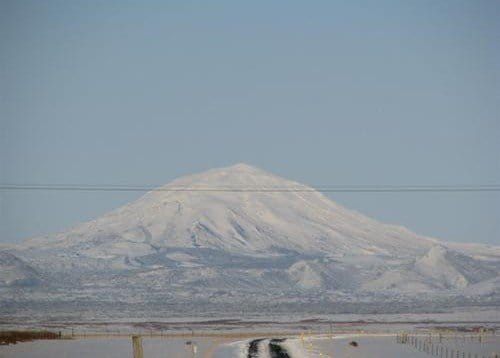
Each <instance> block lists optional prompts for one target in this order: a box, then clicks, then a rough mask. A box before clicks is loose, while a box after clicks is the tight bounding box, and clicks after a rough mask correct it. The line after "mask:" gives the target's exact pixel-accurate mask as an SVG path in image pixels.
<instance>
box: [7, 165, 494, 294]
mask: <svg viewBox="0 0 500 358" xmlns="http://www.w3.org/2000/svg"><path fill="white" fill-rule="evenodd" d="M11 252H12V254H15V255H16V256H17V257H19V258H20V259H22V260H24V262H26V263H27V264H29V265H30V266H32V267H33V268H34V269H36V271H37V272H40V273H42V274H43V275H44V277H47V278H48V280H49V282H51V284H52V285H53V287H62V286H64V287H65V288H66V289H67V290H69V291H71V290H72V289H75V290H77V288H76V287H95V290H97V291H96V292H101V294H103V295H105V293H109V292H120V297H122V299H124V300H128V299H131V297H138V296H137V295H138V293H142V294H144V295H146V293H147V296H145V297H148V299H149V298H151V297H153V296H154V295H153V292H154V294H155V295H159V296H155V297H161V300H162V302H165V300H166V301H168V300H174V301H175V300H179V299H182V300H188V301H189V300H204V301H207V302H212V301H214V300H220V299H222V298H221V297H226V298H227V299H228V300H230V301H231V302H236V301H238V300H239V299H244V298H248V297H250V295H251V297H255V299H256V300H257V299H258V298H265V297H274V298H276V297H282V298H283V299H284V298H285V297H288V298H287V299H291V300H297V301H301V300H303V299H305V297H309V295H311V294H313V293H314V294H315V295H316V294H317V295H319V296H318V297H329V299H345V298H346V297H349V298H350V299H352V298H353V297H358V296H359V295H361V296H359V297H362V299H363V300H365V299H374V300H375V299H377V297H381V296H386V295H393V296H395V297H397V296H399V295H407V296H409V297H415V298H417V297H418V295H419V294H420V293H422V292H424V293H427V294H439V295H442V294H449V295H455V296H456V295H461V294H462V293H465V292H466V291H467V289H468V287H471V286H472V285H477V286H476V287H484V289H483V291H484V292H487V293H488V296H489V297H490V299H491V295H492V292H493V294H495V292H498V290H496V288H495V287H496V286H495V285H497V284H498V280H497V279H496V278H497V277H498V276H499V274H500V251H499V250H498V248H491V250H490V249H489V248H488V247H487V246H485V245H479V246H477V245H463V244H462V245H455V246H454V245H448V244H446V243H440V242H439V241H437V240H435V239H431V238H428V237H424V236H420V235H417V234H415V233H412V232H410V231H409V230H407V229H405V228H403V227H399V226H394V225H386V224H383V223H380V222H378V221H376V220H373V219H371V218H368V217H366V216H364V215H361V214H360V213H357V212H355V211H352V210H348V209H346V208H344V207H342V206H340V205H338V204H336V203H335V202H333V201H332V200H330V199H328V198H326V197H325V196H324V195H322V194H321V193H319V192H317V191H314V190H313V189H312V188H310V187H307V186H305V185H302V184H299V183H296V182H293V181H289V180H286V179H282V178H279V177H277V176H274V175H272V174H269V173H267V172H265V171H263V170H260V169H257V168H254V167H251V166H248V165H245V164H238V165H235V166H232V167H228V168H221V169H214V170H210V171H207V172H204V173H201V174H196V175H191V176H187V177H183V178H179V179H177V180H175V181H173V182H171V183H169V184H167V185H165V186H163V187H161V188H158V190H154V191H151V192H148V193H146V194H145V195H144V196H143V197H141V198H139V199H138V200H136V201H134V202H132V203H130V204H128V205H125V206H123V207H121V208H118V209H116V210H114V211H112V212H110V213H108V214H106V215H104V216H102V217H100V218H97V219H95V220H92V221H90V222H87V223H83V224H80V225H77V226H76V227H74V228H72V229H70V230H69V231H67V232H64V233H59V234H55V235H47V236H44V237H37V238H33V239H30V240H27V241H25V242H24V243H22V244H21V245H18V246H17V247H16V248H15V249H13V250H11ZM482 283H483V284H482ZM85 292H86V293H85V294H87V291H85ZM467 292H468V291H467ZM81 294H82V292H81V291H78V292H77V293H75V295H81ZM70 296H71V295H70ZM93 297H94V299H97V297H98V295H97V294H95V296H93ZM141 297H142V296H141Z"/></svg>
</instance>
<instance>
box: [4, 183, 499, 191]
mask: <svg viewBox="0 0 500 358" xmlns="http://www.w3.org/2000/svg"><path fill="white" fill-rule="evenodd" d="M0 190H10V191H14V190H18V191H19V190H47V191H108V192H109V191H115V192H120V191H121V192H148V191H159V192H249V193H286V192H325V193H399V192H498V191H500V184H481V185H415V186H404V185H344V186H341V185H329V186H316V187H307V186H298V185H297V186H295V187H294V186H290V187H285V186H274V187H273V186H259V185H255V186H249V185H241V186H238V185H233V186H218V187H208V186H207V187H200V186H198V187H187V186H185V187H175V186H170V187H154V186H129V185H106V186H104V185H75V184H38V185H37V184H30V185H27V184H0Z"/></svg>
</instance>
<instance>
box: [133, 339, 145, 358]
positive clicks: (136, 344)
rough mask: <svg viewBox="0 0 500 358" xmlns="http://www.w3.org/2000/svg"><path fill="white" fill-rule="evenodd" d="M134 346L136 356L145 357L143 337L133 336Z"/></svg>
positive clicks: (137, 357)
mask: <svg viewBox="0 0 500 358" xmlns="http://www.w3.org/2000/svg"><path fill="white" fill-rule="evenodd" d="M132 347H133V351H134V358H144V353H143V351H142V339H141V337H140V336H132Z"/></svg>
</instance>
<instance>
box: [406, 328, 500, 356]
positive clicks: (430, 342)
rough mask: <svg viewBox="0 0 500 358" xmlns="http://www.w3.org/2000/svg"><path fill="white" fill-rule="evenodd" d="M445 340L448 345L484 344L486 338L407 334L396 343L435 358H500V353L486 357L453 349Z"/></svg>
mask: <svg viewBox="0 0 500 358" xmlns="http://www.w3.org/2000/svg"><path fill="white" fill-rule="evenodd" d="M443 340H444V341H446V343H448V342H449V341H455V342H456V341H462V342H467V341H468V342H470V343H472V342H476V343H483V342H484V341H485V336H484V335H483V334H479V335H462V336H459V335H451V336H447V335H443V334H441V333H440V334H438V335H437V336H434V337H433V336H432V334H428V335H416V334H415V335H412V334H409V333H406V332H403V333H400V334H398V335H397V336H396V343H398V344H406V345H408V346H410V347H412V348H414V349H416V350H418V351H420V352H423V353H426V354H428V355H430V356H433V357H440V358H500V353H492V354H491V355H484V354H479V353H471V352H465V351H463V350H461V349H458V348H452V347H449V346H448V345H446V344H444V343H443Z"/></svg>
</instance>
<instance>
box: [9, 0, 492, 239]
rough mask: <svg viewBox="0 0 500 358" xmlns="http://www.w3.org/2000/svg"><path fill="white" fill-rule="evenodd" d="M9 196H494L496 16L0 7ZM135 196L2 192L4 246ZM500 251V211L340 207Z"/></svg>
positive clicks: (444, 200) (297, 6)
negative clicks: (232, 188)
mask: <svg viewBox="0 0 500 358" xmlns="http://www.w3.org/2000/svg"><path fill="white" fill-rule="evenodd" d="M0 48H1V51H0V91H1V92H0V121H1V122H0V126H1V127H0V136H1V137H0V182H1V183H2V184H5V183H17V184H32V183H36V184H60V183H62V184H75V183H76V184H89V185H90V184H92V185H109V184H114V185H116V184H130V185H161V184H164V183H167V182H169V181H170V180H172V179H174V178H177V177H179V176H182V175H186V174H190V173H195V172H200V171H203V170H206V169H210V168H214V167H223V166H228V165H232V164H234V163H239V162H244V163H247V164H250V165H253V166H257V167H260V168H262V169H264V170H267V171H270V172H272V173H275V174H277V175H280V176H283V177H286V178H289V179H293V180H296V181H299V182H303V183H307V184H312V185H455V184H472V185H477V184H499V183H500V156H499V153H500V139H499V138H500V118H499V114H500V2H498V1H485V0H475V1H459V0H453V1H447V0H442V1H435V0H432V1H429V0H422V1H412V2H410V1H385V0H381V1H352V0H350V1H331V0H329V1H314V2H311V1H293V0H288V1H258V0H256V1H216V0H215V1H189V0H182V1H126V0H120V1H115V0H107V1H94V0H88V1H66V0H61V1H54V0H47V1H38V0H35V1H25V0H1V1H0ZM140 195H141V193H137V192H132V193H131V192H126V193H124V192H72V191H69V192H68V191H57V192H56V191H9V190H2V191H0V210H1V215H0V242H1V243H10V242H17V241H20V240H22V239H24V238H27V237H31V236H36V235H41V234H46V233H52V232H58V231H63V230H64V229H67V228H69V227H71V226H72V225H75V224H77V223H79V222H83V221H86V220H88V219H91V218H95V217H98V216H99V215H102V214H103V213H105V212H107V211H109V210H111V209H114V208H116V207H118V206H120V205H123V204H125V203H127V202H129V201H131V200H133V199H135V198H137V197H138V196H140ZM326 195H328V196H329V197H330V198H332V199H334V200H336V201H337V202H339V203H341V204H343V205H345V206H347V207H349V208H352V209H355V210H357V211H360V212H362V213H364V214H366V215H369V216H371V217H374V218H376V219H378V220H381V221H384V222H387V223H394V224H399V225H404V226H406V227H408V228H410V229H411V230H413V231H416V232H417V233H421V234H425V235H428V236H432V237H437V238H440V239H443V240H445V241H458V242H482V243H489V244H496V245H500V220H498V218H499V216H500V215H499V214H500V193H499V192H494V193H491V192H488V193H484V192H482V193H480V192H472V193H470V192H469V193H456V192H455V193H434V192H433V193H328V194H326Z"/></svg>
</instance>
